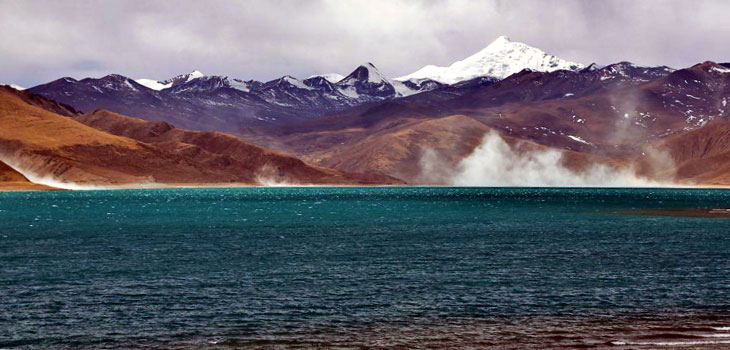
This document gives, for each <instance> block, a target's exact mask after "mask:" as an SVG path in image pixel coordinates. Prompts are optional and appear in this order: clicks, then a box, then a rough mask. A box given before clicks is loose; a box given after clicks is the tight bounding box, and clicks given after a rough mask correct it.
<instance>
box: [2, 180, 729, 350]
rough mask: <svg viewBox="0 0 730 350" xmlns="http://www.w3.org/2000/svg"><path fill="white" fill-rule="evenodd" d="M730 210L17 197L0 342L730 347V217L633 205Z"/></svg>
mask: <svg viewBox="0 0 730 350" xmlns="http://www.w3.org/2000/svg"><path fill="white" fill-rule="evenodd" d="M726 207H730V191H725V190H683V189H676V190H675V189H661V190H659V189H602V190H600V189H489V188H483V189H482V188H238V189H164V190H125V191H88V192H37V193H0V348H34V349H35V348H38V349H48V348H53V349H55V348H58V349H61V348H63V349H66V348H74V349H76V348H87V349H97V348H216V349H217V348H239V347H240V348H248V347H261V348H269V347H272V348H274V347H279V348H281V347H284V348H296V347H302V348H310V347H334V346H339V347H344V348H347V347H354V348H373V347H382V348H392V347H397V346H403V347H405V348H414V347H434V348H435V347H439V348H442V347H444V346H445V345H452V346H454V347H461V346H476V347H504V348H511V346H517V347H515V348H523V347H529V346H535V347H540V344H553V345H555V346H558V345H560V346H563V345H565V346H575V345H581V346H582V345H586V346H589V345H590V346H604V345H605V346H614V347H619V348H620V347H621V346H623V345H622V344H624V343H626V342H629V343H630V342H638V343H641V342H643V341H644V340H645V339H649V340H652V339H654V340H656V339H660V340H662V341H664V340H665V339H674V340H677V339H679V340H678V341H698V344H703V345H704V344H715V345H717V344H718V341H719V342H720V344H721V343H722V342H724V341H725V340H728V341H730V335H727V337H724V336H723V333H722V332H724V333H730V328H729V329H727V330H726V329H725V328H724V327H728V326H730V317H728V316H729V315H730V219H724V218H696V217H677V216H651V215H634V214H632V213H631V211H633V210H642V209H657V208H659V209H661V208H726ZM713 332H720V333H717V334H716V333H713ZM556 334H557V335H556ZM697 339H700V340H697ZM704 339H711V340H712V341H711V342H710V341H709V340H708V341H705V340H704ZM657 342H658V340H657ZM536 344H537V345H536ZM708 346H710V345H708ZM729 346H730V345H729Z"/></svg>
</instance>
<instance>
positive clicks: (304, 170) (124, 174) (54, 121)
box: [0, 87, 397, 186]
mask: <svg viewBox="0 0 730 350" xmlns="http://www.w3.org/2000/svg"><path fill="white" fill-rule="evenodd" d="M41 102H43V101H41ZM36 104H37V103H36ZM41 104H42V106H38V105H34V104H29V103H28V102H27V96H26V95H25V94H24V93H19V92H17V91H16V90H14V89H10V88H5V87H0V123H1V124H2V125H3V128H2V129H0V155H2V156H3V159H5V160H7V161H9V162H12V164H13V165H14V166H17V167H19V168H22V169H24V171H28V172H31V173H33V174H36V175H37V176H39V177H41V178H42V177H48V178H53V179H55V180H57V181H61V182H68V183H75V184H81V185H104V186H108V185H124V184H158V183H167V184H174V183H206V184H212V183H246V184H257V183H260V181H271V182H290V183H317V184H351V183H371V182H373V181H374V182H378V183H381V182H385V183H389V182H397V180H394V179H390V178H383V177H375V178H368V177H361V176H357V175H348V174H343V173H342V172H341V171H337V170H332V169H324V168H317V167H311V166H309V165H307V164H305V163H303V162H302V161H300V160H298V159H296V158H293V157H288V156H284V155H281V154H278V153H275V152H271V151H267V150H263V149H260V148H258V147H256V146H253V145H251V144H248V143H246V142H244V141H242V140H240V139H238V138H235V137H230V136H227V135H224V134H218V133H185V132H179V133H178V132H173V133H172V134H170V135H177V136H176V137H178V138H175V137H172V136H170V139H160V140H154V139H147V141H150V142H151V143H147V142H142V141H139V140H135V139H132V138H130V137H124V136H118V135H113V134H111V133H107V132H104V131H101V130H98V129H95V128H92V127H90V126H88V125H85V124H83V123H81V122H78V121H76V120H73V119H71V118H68V117H64V116H62V115H60V114H57V113H53V112H51V111H50V110H49V109H51V110H53V108H55V107H53V106H50V107H49V106H48V105H45V104H44V103H41ZM70 114H72V115H73V113H70ZM102 116H107V117H109V116H112V115H111V114H105V113H97V117H98V118H100V117H102ZM113 117H114V118H115V119H117V120H128V121H129V120H132V119H130V118H124V117H122V116H119V115H113ZM84 120H90V119H84ZM97 121H98V120H97ZM132 121H133V120H132ZM102 124H103V123H102ZM116 125H119V123H117V124H116ZM130 125H133V126H135V127H136V128H135V127H132V129H133V130H137V131H136V132H139V130H140V127H139V123H135V122H130ZM151 126H152V127H153V128H152V129H151V130H148V131H147V132H148V134H149V133H152V134H154V133H155V132H159V130H158V129H157V128H159V127H160V126H158V125H157V124H151ZM162 127H163V128H166V129H168V130H167V131H168V132H169V131H170V130H174V129H171V127H170V126H168V125H163V126H162ZM142 128H143V127H142ZM134 136H136V137H139V138H140V139H144V137H142V136H140V135H136V134H135V135H134ZM152 141H155V142H152ZM158 141H159V142H158ZM198 145H202V146H198ZM216 148H217V151H216V152H218V153H215V152H211V150H214V149H216Z"/></svg>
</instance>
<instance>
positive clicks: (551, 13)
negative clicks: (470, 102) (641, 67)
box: [0, 0, 730, 86]
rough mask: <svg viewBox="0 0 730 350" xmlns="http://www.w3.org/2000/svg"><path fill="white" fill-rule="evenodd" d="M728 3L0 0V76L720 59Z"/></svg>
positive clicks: (18, 79) (31, 80) (267, 75)
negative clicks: (512, 60) (507, 43)
mask: <svg viewBox="0 0 730 350" xmlns="http://www.w3.org/2000/svg"><path fill="white" fill-rule="evenodd" d="M728 15H730V2H727V1H659V0H655V1H651V0H647V1H578V0H575V1H571V0H561V1H552V0H542V1H515V0H509V1H497V0H494V1H466V0H453V1H448V0H436V1H421V2H419V1H405V0H404V1H388V0H369V1H365V0H363V1H347V0H321V1H314V0H313V1H293V0H292V1H204V2H203V1H116V2H112V1H32V2H31V1H27V2H26V1H15V0H0V33H2V36H1V37H0V81H1V82H15V83H18V84H20V85H25V86H32V85H35V84H37V83H41V82H46V81H49V80H52V79H55V78H58V77H61V76H72V77H76V78H83V77H86V76H96V77H98V76H102V75H105V74H108V73H119V74H124V75H127V76H130V77H133V78H141V77H146V78H156V79H161V78H167V77H169V76H173V75H177V74H179V73H183V72H188V71H191V70H193V69H199V70H201V71H203V72H204V73H206V74H224V75H231V76H234V77H239V78H244V79H251V78H253V79H259V80H267V79H272V78H276V77H279V76H281V75H283V74H291V75H294V76H296V77H307V76H309V75H312V74H316V73H329V72H334V73H341V74H346V73H348V72H350V71H351V70H352V69H354V68H355V67H356V66H357V65H358V64H360V63H362V62H366V61H370V62H373V63H375V64H376V65H377V66H378V67H379V68H380V69H381V70H382V71H383V72H384V73H386V74H388V75H390V76H398V75H402V74H406V73H410V72H412V71H414V70H416V69H418V68H420V67H421V66H423V65H425V64H437V65H446V64H449V63H451V62H453V61H455V60H458V59H461V58H464V57H466V56H468V55H470V54H472V53H474V52H476V51H478V50H479V49H481V48H483V47H484V46H486V45H487V44H489V42H491V41H492V40H494V39H495V38H496V37H497V36H499V35H507V36H509V37H510V38H512V39H513V40H516V41H521V42H524V43H527V44H529V45H532V46H536V47H538V48H541V49H543V50H545V51H547V52H549V53H552V54H555V55H558V56H560V57H562V58H565V59H569V60H573V61H578V62H582V63H590V62H599V63H611V62H617V61H621V60H628V61H632V62H635V63H638V64H645V65H660V64H666V65H669V66H673V67H684V66H688V65H691V64H694V63H697V62H700V61H704V60H715V61H728V60H730V45H728V44H727V42H726V41H727V38H730V21H727V17H728Z"/></svg>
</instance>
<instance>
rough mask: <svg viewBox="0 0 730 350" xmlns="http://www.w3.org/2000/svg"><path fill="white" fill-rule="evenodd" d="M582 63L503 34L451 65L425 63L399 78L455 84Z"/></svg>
mask: <svg viewBox="0 0 730 350" xmlns="http://www.w3.org/2000/svg"><path fill="white" fill-rule="evenodd" d="M581 68H583V65H581V64H579V63H575V62H570V61H566V60H563V59H560V58H558V57H555V56H553V55H549V54H547V53H545V52H544V51H542V50H540V49H537V48H534V47H531V46H528V45H525V44H523V43H519V42H514V41H511V40H510V39H509V38H508V37H506V36H500V37H499V38H497V39H496V40H494V41H493V42H492V43H491V44H489V45H488V46H487V47H485V48H484V49H482V50H481V51H479V52H477V53H475V54H473V55H471V56H469V57H467V58H465V59H463V60H461V61H457V62H454V63H453V64H451V65H450V66H448V67H438V66H433V65H428V66H425V67H423V68H421V69H419V70H417V71H416V72H414V73H411V74H408V75H405V76H402V77H398V78H396V80H400V81H405V80H411V79H424V78H428V79H433V80H436V81H438V82H441V83H446V84H454V83H457V82H460V81H464V80H469V79H474V78H477V77H481V76H488V77H492V78H497V79H504V78H506V77H508V76H510V75H512V74H515V73H518V72H520V71H522V70H524V69H530V70H533V71H539V72H552V71H556V70H560V69H567V70H578V69H581Z"/></svg>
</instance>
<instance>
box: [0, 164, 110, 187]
mask: <svg viewBox="0 0 730 350" xmlns="http://www.w3.org/2000/svg"><path fill="white" fill-rule="evenodd" d="M0 161H2V162H3V163H5V164H7V165H8V166H9V167H11V168H12V169H13V170H15V171H17V172H18V173H20V174H21V175H23V176H24V177H25V178H26V179H28V181H30V182H32V183H35V184H39V185H44V186H49V187H54V188H60V189H63V190H103V189H107V188H106V187H102V186H94V185H81V184H77V183H74V182H67V181H62V180H59V179H56V178H55V177H53V176H50V175H38V174H36V173H35V172H33V171H30V170H26V169H24V168H23V167H21V166H20V165H19V164H17V163H16V162H14V161H12V160H11V159H10V157H3V156H0Z"/></svg>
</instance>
